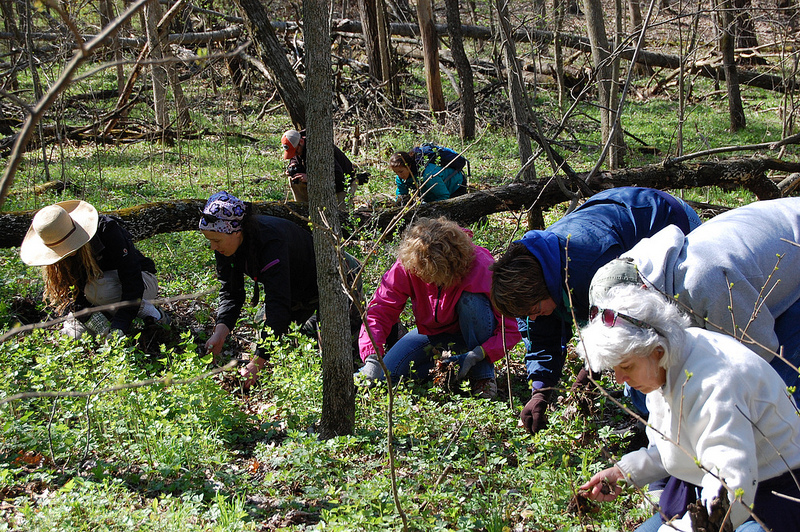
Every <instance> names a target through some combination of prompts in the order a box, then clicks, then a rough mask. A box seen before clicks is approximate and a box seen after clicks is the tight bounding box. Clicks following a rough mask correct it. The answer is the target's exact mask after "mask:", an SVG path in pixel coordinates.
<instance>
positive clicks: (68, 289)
mask: <svg viewBox="0 0 800 532" xmlns="http://www.w3.org/2000/svg"><path fill="white" fill-rule="evenodd" d="M102 274H103V270H101V269H100V266H99V265H98V264H97V260H96V259H95V258H94V253H92V246H91V245H90V244H88V243H87V244H84V245H83V246H81V247H80V248H79V249H78V250H77V251H76V252H75V253H73V254H72V255H69V256H67V257H64V258H63V259H61V260H60V261H58V262H56V263H55V264H50V265H49V266H43V267H42V279H44V297H43V298H42V299H44V301H45V303H47V304H48V305H51V306H53V307H54V308H55V309H56V312H63V311H64V310H65V309H66V308H67V306H68V305H69V304H70V303H71V302H73V301H74V300H75V298H77V296H78V293H79V292H80V290H82V289H83V287H85V286H86V283H87V282H89V281H91V280H92V279H97V278H98V277H100V276H101V275H102Z"/></svg>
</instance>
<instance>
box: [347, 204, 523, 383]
mask: <svg viewBox="0 0 800 532" xmlns="http://www.w3.org/2000/svg"><path fill="white" fill-rule="evenodd" d="M492 263H494V258H493V257H492V255H491V253H489V251H488V250H487V249H484V248H482V247H479V246H476V245H475V244H473V243H472V233H471V232H470V231H469V230H467V229H463V228H461V227H459V225H458V224H456V223H455V222H451V221H449V220H447V219H446V218H439V219H430V218H422V219H420V220H419V221H418V222H417V223H416V224H414V225H413V226H412V227H410V228H409V229H407V230H406V231H405V233H404V234H403V239H402V242H401V243H400V248H399V250H398V253H397V261H396V262H395V263H394V265H393V266H392V267H391V268H390V269H389V271H387V272H386V273H385V274H384V276H383V278H382V279H381V284H380V286H379V287H378V289H377V290H376V291H375V294H374V295H373V297H372V301H371V302H370V304H369V307H368V309H367V316H366V318H365V321H364V325H363V326H362V327H361V334H360V335H359V339H358V341H359V350H360V353H361V359H362V360H363V361H364V367H363V368H361V370H360V373H361V374H362V375H364V376H366V377H367V378H369V379H372V380H375V379H383V377H384V375H383V370H382V369H381V367H380V365H379V363H378V358H377V354H376V353H381V354H383V361H384V363H385V364H386V367H387V368H388V369H389V372H390V374H391V376H392V378H394V379H395V381H396V379H397V378H398V377H400V376H411V377H414V378H419V379H425V378H426V377H427V375H428V372H429V371H430V369H431V368H432V367H433V364H434V355H435V354H436V352H437V351H438V352H443V351H444V350H447V351H450V352H451V353H453V354H455V355H457V356H452V357H450V362H451V363H455V364H458V365H459V372H458V377H457V378H458V380H459V381H460V380H463V379H465V378H469V380H470V387H471V390H472V392H473V394H475V395H478V396H480V397H484V398H492V397H494V396H495V395H496V394H497V383H496V380H495V374H494V362H495V361H497V360H499V359H500V358H502V357H503V356H504V354H505V351H507V350H510V349H511V348H512V347H514V346H515V345H516V344H517V342H519V341H520V339H521V337H520V334H519V331H518V329H517V323H516V321H515V320H514V319H510V318H504V317H503V316H502V315H501V314H500V313H499V312H498V311H497V309H495V308H494V307H493V306H492V304H491V302H490V301H489V291H490V289H491V286H492V272H490V271H489V266H490V265H491V264H492ZM409 299H411V308H412V311H413V314H414V320H415V322H416V328H415V329H413V330H411V331H409V332H408V334H406V335H405V336H403V337H402V338H401V339H400V340H398V341H397V343H395V344H394V345H393V346H391V348H390V349H389V350H388V351H386V352H385V354H384V350H385V345H386V339H387V337H388V336H389V333H390V331H391V329H392V327H393V326H394V324H395V323H397V322H398V320H399V319H400V314H401V313H402V312H403V309H404V308H405V305H406V302H407V301H408V300H409ZM503 328H504V329H505V338H504V337H503Z"/></svg>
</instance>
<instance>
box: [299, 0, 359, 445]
mask: <svg viewBox="0 0 800 532" xmlns="http://www.w3.org/2000/svg"><path fill="white" fill-rule="evenodd" d="M328 9H329V4H328V0H305V2H304V3H303V11H304V15H303V19H304V21H305V27H306V32H305V42H306V52H307V55H306V60H307V61H308V62H307V67H308V68H307V77H306V83H307V92H306V94H307V95H308V102H307V106H308V118H309V122H308V130H307V131H308V136H307V139H308V140H307V142H308V144H307V146H306V150H307V153H308V158H307V159H308V176H309V180H308V182H309V183H308V192H309V210H310V215H311V221H312V222H313V224H314V231H313V233H314V253H315V254H316V260H317V285H318V286H319V313H320V320H319V323H320V345H321V347H322V418H321V419H320V435H321V436H322V437H323V438H332V437H334V436H341V435H344V434H352V433H353V429H354V427H355V387H354V386H353V354H352V351H351V345H352V344H351V339H350V319H349V314H348V300H347V296H346V295H345V293H344V291H343V290H342V285H343V283H344V282H345V281H344V280H343V279H342V278H341V277H340V275H339V271H340V270H339V268H337V265H338V264H339V263H340V262H339V260H340V259H339V257H338V256H337V248H338V240H339V236H340V234H341V228H340V224H339V217H338V216H337V215H336V213H337V210H338V209H337V202H336V192H335V190H334V179H333V117H332V114H331V94H332V86H331V41H330V26H329V22H328Z"/></svg>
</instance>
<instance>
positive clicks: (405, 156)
mask: <svg viewBox="0 0 800 532" xmlns="http://www.w3.org/2000/svg"><path fill="white" fill-rule="evenodd" d="M448 151H450V150H448ZM431 155H433V156H431ZM441 159H442V157H439V158H437V157H436V153H425V148H424V147H415V148H411V150H409V151H398V152H395V153H394V154H393V155H392V157H391V158H390V159H389V167H390V168H391V169H392V171H393V172H394V173H395V174H397V177H396V178H395V184H396V185H397V192H396V194H397V199H398V200H401V199H402V198H403V197H404V196H410V195H411V194H413V193H414V192H415V191H417V190H419V195H420V198H421V199H422V201H424V202H426V203H430V202H432V201H441V200H446V199H450V198H455V197H457V196H460V195H462V194H464V193H465V192H466V191H467V178H466V176H465V175H464V172H463V166H461V165H458V164H447V163H443V161H442V160H441ZM437 162H442V163H443V164H442V165H439V164H437Z"/></svg>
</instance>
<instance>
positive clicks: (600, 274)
mask: <svg viewBox="0 0 800 532" xmlns="http://www.w3.org/2000/svg"><path fill="white" fill-rule="evenodd" d="M618 284H635V285H639V286H646V285H645V282H644V280H643V279H642V277H641V276H640V275H639V268H637V267H636V264H634V262H633V259H632V258H630V257H625V258H622V259H614V260H612V261H611V262H609V263H607V264H606V265H604V266H602V267H601V268H600V269H599V270H597V273H595V274H594V277H592V284H591V286H590V287H589V305H594V302H595V301H596V300H597V299H598V298H600V297H602V296H604V295H605V294H606V292H608V291H609V290H610V289H611V287H612V286H616V285H618Z"/></svg>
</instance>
